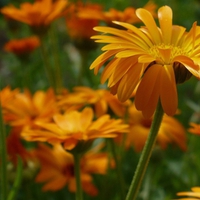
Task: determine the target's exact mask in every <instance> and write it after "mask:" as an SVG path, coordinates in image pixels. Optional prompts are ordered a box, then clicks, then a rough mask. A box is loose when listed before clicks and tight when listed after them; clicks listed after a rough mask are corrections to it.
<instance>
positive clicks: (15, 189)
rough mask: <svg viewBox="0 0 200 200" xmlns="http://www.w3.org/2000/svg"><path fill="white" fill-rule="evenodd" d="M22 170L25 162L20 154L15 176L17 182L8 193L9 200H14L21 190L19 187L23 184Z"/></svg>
mask: <svg viewBox="0 0 200 200" xmlns="http://www.w3.org/2000/svg"><path fill="white" fill-rule="evenodd" d="M22 171H23V162H22V159H21V157H20V156H18V159H17V172H16V178H15V182H14V184H13V188H12V190H11V191H10V192H9V194H8V199H7V200H14V199H15V197H16V195H17V192H18V190H19V187H20V185H21V180H22Z"/></svg>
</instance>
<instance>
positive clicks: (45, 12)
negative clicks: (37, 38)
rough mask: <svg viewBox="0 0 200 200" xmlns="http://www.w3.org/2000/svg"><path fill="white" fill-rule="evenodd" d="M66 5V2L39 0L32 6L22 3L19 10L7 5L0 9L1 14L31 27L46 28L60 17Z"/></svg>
mask: <svg viewBox="0 0 200 200" xmlns="http://www.w3.org/2000/svg"><path fill="white" fill-rule="evenodd" d="M66 5H67V1H66V0H57V1H53V0H41V1H35V2H34V3H33V4H31V3H29V2H25V3H22V4H21V5H20V8H19V9H18V8H15V7H14V6H13V5H9V6H7V7H4V8H2V9H1V13H2V14H4V15H5V16H7V17H9V18H11V19H14V20H17V21H20V22H23V23H25V24H28V25H29V26H31V27H47V26H48V25H49V24H50V23H51V22H52V21H53V20H55V19H56V18H58V17H60V16H61V14H62V11H63V9H64V8H65V7H66Z"/></svg>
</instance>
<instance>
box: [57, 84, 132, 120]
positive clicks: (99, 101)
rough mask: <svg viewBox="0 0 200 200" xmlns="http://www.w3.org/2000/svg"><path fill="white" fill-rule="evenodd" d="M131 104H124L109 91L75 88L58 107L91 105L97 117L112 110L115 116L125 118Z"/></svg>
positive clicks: (62, 99) (61, 100)
mask: <svg viewBox="0 0 200 200" xmlns="http://www.w3.org/2000/svg"><path fill="white" fill-rule="evenodd" d="M128 104H129V102H128V101H127V102H125V103H122V102H120V101H119V100H118V99H117V97H116V96H113V95H112V94H110V92H109V91H108V90H105V89H97V90H93V89H92V88H89V87H81V86H80V87H74V88H73V92H71V93H70V94H67V95H66V97H65V96H63V98H61V99H60V100H59V102H58V105H59V106H61V107H63V106H65V107H70V105H71V106H72V105H73V106H75V105H77V106H78V107H83V106H86V105H87V106H88V105H91V106H92V107H94V111H95V114H96V116H97V117H100V116H101V115H104V114H106V113H108V111H109V110H111V111H112V112H113V113H114V114H115V115H117V116H119V117H123V116H124V115H125V112H126V108H127V106H128Z"/></svg>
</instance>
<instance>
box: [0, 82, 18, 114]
mask: <svg viewBox="0 0 200 200" xmlns="http://www.w3.org/2000/svg"><path fill="white" fill-rule="evenodd" d="M19 92H20V91H19V89H15V90H12V89H11V87H10V86H6V87H5V88H3V89H2V90H0V101H1V106H2V108H3V112H4V111H5V109H6V108H7V107H9V105H10V104H11V102H12V100H13V98H14V97H15V96H16V95H17V94H18V93H19Z"/></svg>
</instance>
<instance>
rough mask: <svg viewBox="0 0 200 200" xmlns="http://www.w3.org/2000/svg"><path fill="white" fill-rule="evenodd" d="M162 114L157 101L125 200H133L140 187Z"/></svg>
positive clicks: (160, 106)
mask: <svg viewBox="0 0 200 200" xmlns="http://www.w3.org/2000/svg"><path fill="white" fill-rule="evenodd" d="M163 114H164V112H163V108H162V105H161V103H160V101H159V103H158V105H157V109H156V112H155V115H154V119H153V122H152V125H151V129H150V133H149V135H148V138H147V141H146V143H145V146H144V148H143V151H142V154H141V156H140V160H139V162H138V165H137V168H136V171H135V175H134V176H133V179H132V182H131V185H130V188H129V191H128V194H127V196H126V200H135V199H136V197H137V194H138V191H139V189H140V185H141V183H142V179H143V177H144V174H145V172H146V169H147V166H148V163H149V159H150V157H151V154H152V150H153V147H154V144H155V141H156V137H157V134H158V131H159V128H160V124H161V122H162V117H163Z"/></svg>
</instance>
